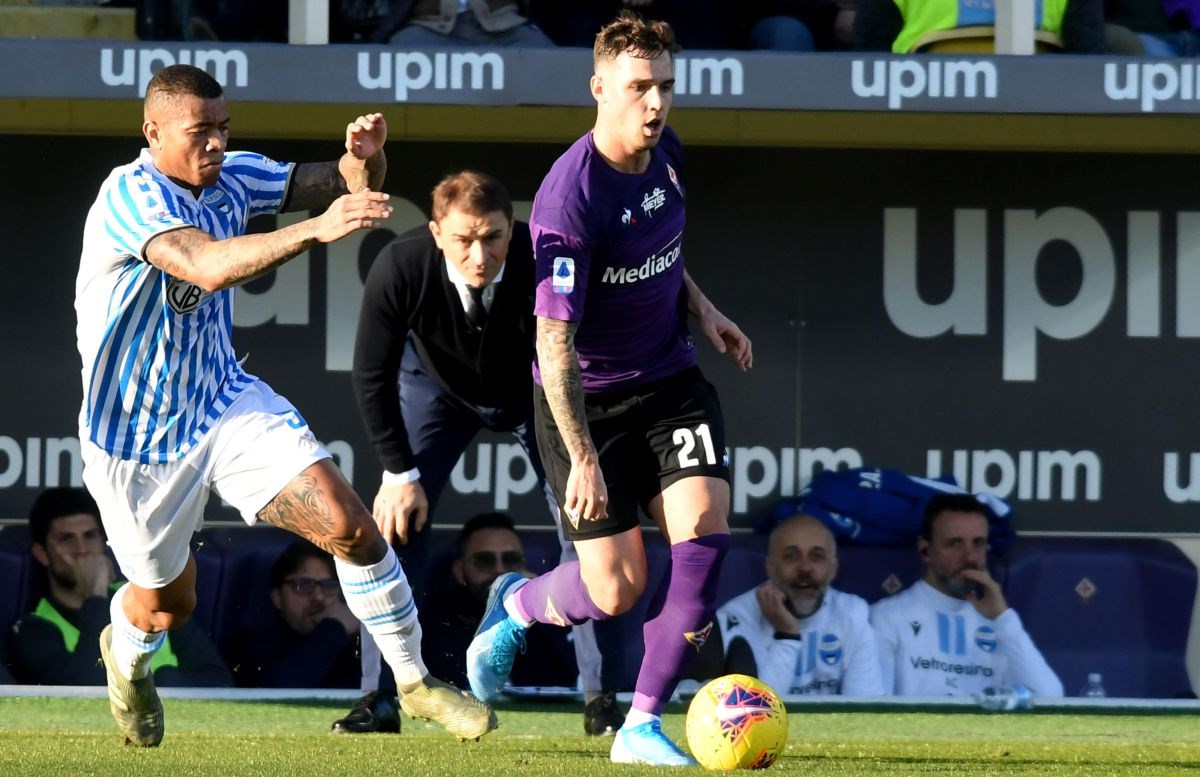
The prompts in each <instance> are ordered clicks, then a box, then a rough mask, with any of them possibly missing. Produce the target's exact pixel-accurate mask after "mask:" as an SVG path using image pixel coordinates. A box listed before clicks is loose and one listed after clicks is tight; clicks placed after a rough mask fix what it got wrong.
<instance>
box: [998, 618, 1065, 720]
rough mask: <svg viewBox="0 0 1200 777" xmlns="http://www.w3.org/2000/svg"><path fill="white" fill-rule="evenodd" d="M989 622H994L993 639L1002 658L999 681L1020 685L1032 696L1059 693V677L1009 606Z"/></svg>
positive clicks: (1055, 694) (1060, 688) (1047, 695)
mask: <svg viewBox="0 0 1200 777" xmlns="http://www.w3.org/2000/svg"><path fill="white" fill-rule="evenodd" d="M992 623H994V624H995V626H996V636H997V637H998V640H997V642H998V643H999V645H1000V651H1001V653H1002V654H1003V656H1004V659H1005V662H1006V669H1005V676H1004V678H1002V682H1003V683H1004V684H1005V685H1017V684H1020V685H1024V686H1025V687H1026V688H1028V689H1029V690H1030V691H1032V692H1033V695H1034V696H1046V697H1050V698H1059V697H1061V696H1062V695H1063V684H1062V681H1061V680H1059V679H1058V675H1056V674H1055V673H1054V670H1053V669H1051V668H1050V665H1049V664H1048V663H1046V659H1045V658H1044V657H1043V656H1042V653H1041V651H1040V650H1038V649H1037V646H1036V645H1034V644H1033V640H1032V639H1030V637H1029V634H1028V633H1027V632H1026V631H1025V627H1024V626H1022V625H1021V618H1020V616H1019V615H1017V612H1016V610H1014V609H1012V608H1011V607H1010V608H1009V609H1007V610H1005V611H1004V612H1002V613H1000V617H999V618H996V620H994V621H992Z"/></svg>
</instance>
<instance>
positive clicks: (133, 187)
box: [103, 172, 196, 259]
mask: <svg viewBox="0 0 1200 777" xmlns="http://www.w3.org/2000/svg"><path fill="white" fill-rule="evenodd" d="M103 197H104V231H105V233H107V234H108V236H109V237H110V238H111V239H112V241H113V243H114V244H115V245H116V247H117V249H118V251H119V252H120V253H123V254H128V255H129V256H136V257H139V258H142V259H144V258H145V256H146V254H145V249H146V244H147V243H149V242H150V240H151V239H152V238H154V237H157V236H158V235H161V234H162V233H164V232H170V231H171V230H173V229H181V228H183V227H192V226H196V225H195V224H193V223H192V220H191V217H190V216H189V215H188V213H187V211H186V210H184V209H183V207H181V205H180V203H179V202H178V200H176V198H175V195H173V194H172V193H171V192H169V191H168V190H167V189H166V187H164V186H163V185H162V184H161V183H159V182H158V181H156V180H154V179H153V178H152V177H150V176H148V175H138V174H137V173H136V172H131V173H127V174H125V175H122V176H119V177H117V178H116V179H115V180H112V183H111V185H109V186H107V187H106V191H105V192H104V194H103Z"/></svg>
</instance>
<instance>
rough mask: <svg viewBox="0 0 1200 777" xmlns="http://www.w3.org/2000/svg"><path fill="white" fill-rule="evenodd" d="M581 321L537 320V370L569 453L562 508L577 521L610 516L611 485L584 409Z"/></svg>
mask: <svg viewBox="0 0 1200 777" xmlns="http://www.w3.org/2000/svg"><path fill="white" fill-rule="evenodd" d="M578 328H579V324H578V323H576V322H572V321H559V320H557V319H553V318H542V317H541V316H538V319H537V355H538V370H539V371H540V372H541V375H542V388H543V390H544V391H545V393H546V402H547V403H548V404H549V405H550V413H551V414H552V415H553V416H554V424H555V426H557V427H558V432H559V434H560V435H562V438H563V442H564V443H565V444H566V446H567V452H568V453H569V454H570V457H571V474H570V476H569V477H568V478H567V489H566V494H565V497H566V499H565V502H566V503H565V504H564V505H563V510H564V511H565V512H566V513H567V516H568V518H570V519H571V521H572V522H573V523H576V524H578V520H579V519H580V518H582V519H584V520H588V521H592V520H597V519H600V518H604V517H605V516H606V515H607V504H608V488H607V487H606V486H605V484H604V474H603V473H602V472H601V471H600V459H599V456H598V455H597V454H596V446H595V445H594V444H593V443H592V435H591V432H589V431H588V426H587V416H586V415H585V414H584V409H583V382H582V380H581V378H580V374H579V355H578V354H577V353H576V352H575V330H576V329H578Z"/></svg>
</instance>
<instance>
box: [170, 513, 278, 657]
mask: <svg viewBox="0 0 1200 777" xmlns="http://www.w3.org/2000/svg"><path fill="white" fill-rule="evenodd" d="M295 539H296V537H295V535H293V534H291V533H289V532H286V531H284V530H283V529H278V528H275V527H274V526H253V527H251V526H239V525H230V526H220V527H208V528H205V529H203V530H202V531H201V532H200V542H201V543H202V544H201V545H200V547H201V549H202V551H203V552H204V553H206V554H209V553H211V554H214V555H216V556H217V557H218V558H219V559H220V565H219V569H220V577H219V582H218V583H217V585H216V589H215V590H210V591H207V592H206V593H205V594H204V598H205V599H206V601H207V604H206V605H205V607H206V608H210V609H208V612H206V613H204V615H202V616H201V619H202V620H205V619H207V621H208V622H209V623H211V629H212V630H211V634H212V638H213V641H215V642H216V643H217V646H218V647H219V648H221V649H222V650H225V649H226V648H227V647H228V645H229V641H230V640H231V639H233V638H234V637H235V636H236V635H237V634H238V633H239V632H241V631H242V630H244V629H246V628H247V627H249V626H250V625H251V624H255V623H261V622H263V621H265V620H266V619H269V618H271V617H274V610H273V606H272V604H271V600H270V597H269V596H268V589H269V586H268V582H269V579H270V576H271V565H272V564H274V563H275V559H277V558H278V557H279V554H280V553H282V552H283V549H284V548H286V547H287V546H288V545H289V544H291V543H292V541H294V540H295ZM209 545H211V546H213V547H212V548H211V549H205V548H206V546H209ZM193 547H194V545H193ZM199 563H200V561H199V554H198V555H197V564H199ZM205 563H206V564H208V565H209V566H210V568H211V562H208V561H206V562H205ZM197 587H198V588H199V586H197ZM198 599H199V595H198ZM197 609H199V600H198V601H197Z"/></svg>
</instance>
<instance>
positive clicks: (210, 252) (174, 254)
mask: <svg viewBox="0 0 1200 777" xmlns="http://www.w3.org/2000/svg"><path fill="white" fill-rule="evenodd" d="M387 200H388V195H386V194H383V193H382V192H372V191H363V192H359V193H357V194H346V195H343V196H341V197H339V198H337V199H336V200H334V203H333V205H332V206H330V208H329V210H327V211H325V212H324V213H322V214H321V215H320V216H317V217H315V218H311V219H305V220H304V221H301V222H300V223H298V224H292V225H291V226H287V227H284V228H283V229H277V230H275V231H274V232H267V233H265V234H259V235H242V236H240V237H231V238H228V239H226V240H217V239H216V238H215V237H213V236H212V235H210V234H208V233H207V232H204V231H202V230H199V229H196V228H195V227H184V228H182V229H174V230H171V231H169V232H163V233H160V234H158V235H155V236H154V237H152V238H151V239H150V240H149V242H147V243H146V247H145V249H144V253H145V257H146V261H147V262H149V263H150V264H152V265H154V266H155V267H157V268H159V269H160V270H162V271H163V272H165V273H167V274H168V275H170V276H171V277H173V278H178V279H180V280H184V281H188V282H189V283H194V284H196V285H197V286H199V287H200V288H202V289H204V290H205V291H210V292H211V291H219V290H220V289H224V288H227V287H229V286H237V285H239V284H242V283H245V282H246V281H249V280H253V279H254V278H257V277H259V276H260V275H263V274H265V273H267V272H270V271H271V270H274V269H275V268H276V267H278V266H279V265H281V264H283V263H284V262H286V261H287V260H288V259H291V258H292V257H293V256H296V255H297V254H300V253H302V252H304V251H306V250H308V248H309V247H310V246H311V245H312V244H313V243H332V242H333V241H334V240H338V239H340V238H343V237H345V236H346V235H348V234H350V233H351V232H353V231H355V230H358V229H370V228H372V227H375V226H377V225H378V224H379V222H380V221H381V220H382V219H385V218H387V217H388V216H389V215H391V212H392V206H390V205H388V204H387Z"/></svg>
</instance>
